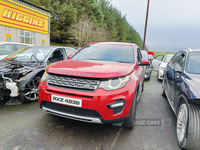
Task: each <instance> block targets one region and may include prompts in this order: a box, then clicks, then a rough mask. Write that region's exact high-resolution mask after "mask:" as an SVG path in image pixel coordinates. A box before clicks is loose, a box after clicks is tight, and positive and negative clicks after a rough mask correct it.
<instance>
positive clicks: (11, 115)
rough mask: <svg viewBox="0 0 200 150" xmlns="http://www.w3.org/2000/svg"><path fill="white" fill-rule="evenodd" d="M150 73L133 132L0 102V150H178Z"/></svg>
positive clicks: (31, 105) (34, 106)
mask: <svg viewBox="0 0 200 150" xmlns="http://www.w3.org/2000/svg"><path fill="white" fill-rule="evenodd" d="M156 75H157V73H156V72H155V71H153V72H152V75H151V79H150V81H145V84H144V91H143V93H142V94H141V97H140V100H139V102H138V103H137V111H136V122H135V123H136V126H135V127H134V129H126V128H123V127H114V126H112V125H98V124H90V123H84V122H79V121H74V120H69V119H65V118H61V117H57V116H53V115H50V114H47V113H46V112H44V111H43V110H41V109H40V108H39V105H38V102H34V103H25V104H23V105H20V106H5V105H4V104H5V103H6V102H7V100H8V99H6V98H5V99H4V100H3V101H0V139H1V140H0V150H180V148H179V146H178V143H177V140H176V130H175V124H176V117H175V115H174V114H173V112H172V109H171V107H170V105H169V103H168V101H167V99H165V98H163V97H162V96H161V94H160V91H161V82H159V81H157V78H156Z"/></svg>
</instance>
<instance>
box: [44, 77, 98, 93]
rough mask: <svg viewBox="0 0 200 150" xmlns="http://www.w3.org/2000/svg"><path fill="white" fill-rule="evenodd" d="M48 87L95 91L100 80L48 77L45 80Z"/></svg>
mask: <svg viewBox="0 0 200 150" xmlns="http://www.w3.org/2000/svg"><path fill="white" fill-rule="evenodd" d="M47 83H48V84H49V85H54V86H61V87H66V88H72V89H82V90H89V91H95V90H96V89H97V88H98V86H99V83H100V80H90V79H82V78H78V77H64V76H59V75H49V76H48V78H47Z"/></svg>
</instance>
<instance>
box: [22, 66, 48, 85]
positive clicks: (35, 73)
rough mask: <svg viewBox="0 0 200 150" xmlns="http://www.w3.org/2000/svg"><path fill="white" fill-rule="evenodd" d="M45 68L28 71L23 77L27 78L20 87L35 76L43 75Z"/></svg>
mask: <svg viewBox="0 0 200 150" xmlns="http://www.w3.org/2000/svg"><path fill="white" fill-rule="evenodd" d="M44 71H45V69H44V68H40V69H36V70H34V71H32V72H30V73H28V74H27V75H26V76H24V77H22V78H25V80H23V81H22V82H21V84H20V86H19V88H20V89H23V88H24V87H25V86H26V84H27V83H28V82H29V81H31V80H32V79H33V78H34V77H35V76H37V75H39V76H41V77H42V75H43V73H44Z"/></svg>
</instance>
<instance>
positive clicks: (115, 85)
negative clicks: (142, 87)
mask: <svg viewBox="0 0 200 150" xmlns="http://www.w3.org/2000/svg"><path fill="white" fill-rule="evenodd" d="M130 79H131V77H130V75H127V76H124V77H119V78H113V79H109V80H104V81H101V84H100V86H99V88H103V89H104V90H107V91H110V90H116V89H120V88H123V87H124V86H125V85H126V83H127V82H128V81H130Z"/></svg>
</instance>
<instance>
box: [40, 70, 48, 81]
mask: <svg viewBox="0 0 200 150" xmlns="http://www.w3.org/2000/svg"><path fill="white" fill-rule="evenodd" d="M47 77H48V73H47V72H46V71H45V72H44V74H43V76H42V78H41V81H42V82H43V81H47Z"/></svg>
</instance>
